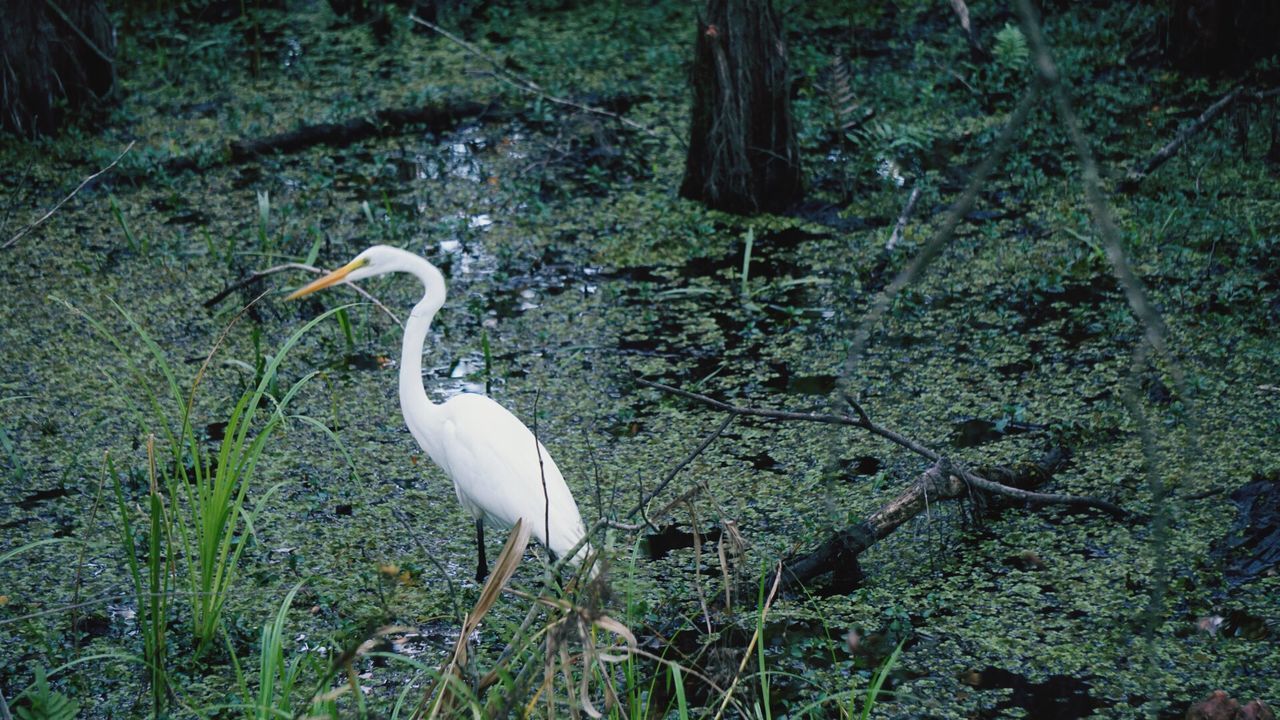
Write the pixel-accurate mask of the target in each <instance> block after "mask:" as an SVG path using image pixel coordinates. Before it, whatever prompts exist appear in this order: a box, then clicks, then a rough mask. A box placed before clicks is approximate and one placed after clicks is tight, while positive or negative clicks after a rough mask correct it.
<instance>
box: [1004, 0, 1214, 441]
mask: <svg viewBox="0 0 1280 720" xmlns="http://www.w3.org/2000/svg"><path fill="white" fill-rule="evenodd" d="M1016 5H1017V9H1018V14H1019V16H1021V19H1022V27H1023V32H1024V34H1025V35H1026V37H1027V44H1028V45H1029V46H1030V47H1031V52H1032V56H1033V58H1034V60H1035V67H1036V70H1037V71H1038V72H1039V74H1040V78H1041V81H1042V82H1043V83H1044V85H1045V86H1046V87H1047V88H1048V90H1049V91H1050V92H1051V93H1052V95H1053V100H1054V104H1055V105H1056V106H1057V112H1058V117H1059V118H1060V119H1061V120H1062V124H1063V125H1064V126H1066V130H1067V135H1068V136H1069V137H1070V138H1071V143H1072V144H1073V145H1074V146H1075V149H1076V155H1077V156H1079V158H1080V172H1081V178H1082V181H1083V185H1084V193H1085V198H1086V200H1087V201H1088V203H1089V210H1090V212H1091V213H1092V214H1093V221H1094V223H1095V224H1096V225H1097V227H1098V233H1099V235H1101V237H1102V244H1103V248H1104V250H1105V251H1106V255H1107V260H1108V261H1109V262H1110V263H1111V271H1112V273H1113V274H1114V275H1115V276H1116V279H1117V280H1118V281H1119V282H1120V287H1121V288H1122V289H1123V290H1124V295H1125V299H1126V300H1128V302H1129V308H1130V310H1132V312H1133V314H1134V316H1135V317H1136V318H1137V319H1138V322H1139V324H1140V325H1141V326H1142V329H1143V331H1144V334H1145V336H1146V339H1147V342H1148V343H1149V344H1150V345H1151V347H1152V348H1153V349H1154V350H1155V351H1156V353H1157V354H1158V355H1160V356H1162V357H1163V358H1164V359H1165V361H1166V362H1167V363H1168V367H1169V375H1170V376H1171V377H1172V378H1173V382H1174V385H1175V387H1176V388H1177V391H1178V395H1179V398H1180V399H1181V400H1182V402H1183V403H1185V404H1186V405H1187V407H1188V409H1190V407H1191V394H1190V392H1189V390H1188V387H1187V382H1186V375H1185V374H1184V373H1183V371H1182V365H1181V364H1180V363H1179V362H1178V360H1177V358H1176V357H1174V354H1173V351H1172V350H1171V349H1170V348H1169V342H1168V336H1169V331H1168V328H1167V326H1166V325H1165V323H1164V318H1162V317H1161V316H1160V313H1159V312H1158V311H1157V310H1156V309H1155V307H1154V306H1153V305H1152V304H1151V301H1150V300H1149V299H1148V298H1147V293H1146V290H1145V289H1144V288H1143V286H1142V281H1141V280H1139V279H1138V276H1137V275H1136V274H1134V272H1133V268H1132V267H1131V266H1130V264H1129V259H1128V257H1126V256H1125V252H1124V245H1123V243H1121V241H1120V229H1119V228H1118V227H1117V226H1116V222H1115V218H1114V217H1112V215H1111V206H1110V204H1109V203H1108V202H1107V198H1106V194H1105V193H1104V192H1103V190H1102V176H1101V173H1100V172H1099V170H1098V162H1097V160H1095V159H1094V156H1093V150H1092V149H1091V148H1090V147H1089V141H1088V139H1087V138H1086V137H1085V135H1084V130H1083V129H1081V126H1080V119H1079V118H1078V117H1077V116H1076V114H1075V111H1073V110H1072V109H1071V101H1070V99H1069V98H1068V97H1067V91H1066V89H1065V88H1064V87H1063V83H1062V79H1061V76H1060V75H1059V73H1058V68H1057V65H1056V64H1055V63H1054V60H1053V56H1052V54H1051V53H1050V50H1049V44H1048V42H1047V41H1046V40H1045V37H1044V33H1043V32H1042V31H1041V28H1040V23H1039V22H1037V21H1036V15H1035V10H1034V9H1033V8H1032V7H1031V3H1030V2H1029V0H1017V2H1016ZM1188 417H1189V418H1191V417H1192V413H1188ZM1191 422H1194V419H1192V420H1191ZM1192 435H1193V437H1194V433H1193V434H1192Z"/></svg>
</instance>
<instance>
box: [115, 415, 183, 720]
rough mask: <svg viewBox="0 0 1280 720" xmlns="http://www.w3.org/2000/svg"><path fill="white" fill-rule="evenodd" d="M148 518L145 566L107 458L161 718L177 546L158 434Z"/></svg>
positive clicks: (151, 445) (150, 448)
mask: <svg viewBox="0 0 1280 720" xmlns="http://www.w3.org/2000/svg"><path fill="white" fill-rule="evenodd" d="M147 465H148V468H147V478H148V492H147V519H148V521H149V523H148V527H147V534H146V542H147V558H146V568H145V573H144V568H143V567H141V566H140V564H139V563H138V549H137V547H136V545H135V543H134V539H133V538H134V530H133V522H132V521H131V520H130V517H131V516H132V513H131V512H130V511H129V508H128V503H127V502H126V501H125V494H124V489H123V487H122V486H121V483H120V477H119V475H117V474H116V472H115V464H114V463H113V462H112V461H111V458H110V456H109V455H108V456H107V461H106V468H105V470H106V471H107V472H109V473H110V475H111V478H112V479H113V481H114V487H115V491H116V502H117V505H118V507H119V510H120V544H121V546H122V547H123V548H124V550H125V558H126V560H127V561H128V563H129V577H130V578H131V579H132V580H133V592H134V598H135V599H136V601H137V603H138V610H137V617H138V628H139V630H140V632H141V635H142V652H143V660H144V661H145V662H146V665H147V673H148V679H149V680H150V683H149V684H150V686H151V712H152V716H153V717H159V716H160V713H161V711H162V709H163V708H164V705H165V699H166V697H167V695H168V687H169V685H168V677H167V674H166V673H167V668H168V662H167V660H168V643H167V642H166V631H167V628H168V626H169V598H170V597H171V592H172V590H173V572H172V571H173V563H172V558H171V557H169V553H168V548H170V547H171V546H172V542H171V536H170V534H169V530H170V528H171V525H172V523H171V522H170V520H169V517H168V514H167V513H166V511H165V504H164V498H163V496H162V494H161V491H160V484H159V483H158V482H156V466H155V436H154V435H152V436H150V437H148V438H147Z"/></svg>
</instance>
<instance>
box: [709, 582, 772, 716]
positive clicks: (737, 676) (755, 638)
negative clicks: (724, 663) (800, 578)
mask: <svg viewBox="0 0 1280 720" xmlns="http://www.w3.org/2000/svg"><path fill="white" fill-rule="evenodd" d="M781 582H782V563H778V571H777V572H776V573H775V574H774V576H773V587H772V588H770V589H769V597H768V598H767V599H766V600H765V601H764V607H762V608H760V617H761V622H759V623H757V624H756V630H755V632H754V633H752V634H751V642H749V643H747V649H746V651H745V652H743V653H742V662H740V663H738V671H737V672H736V673H734V674H733V682H731V683H729V690H728V691H727V692H726V693H725V694H724V700H722V701H721V702H720V709H719V710H717V711H716V716H715V719H714V720H720V718H721V717H723V716H724V709H725V707H726V706H727V705H728V704H729V698H731V697H733V691H734V689H735V688H737V687H738V681H739V680H741V679H742V671H743V670H744V669H746V667H747V661H748V660H750V659H751V653H752V652H753V651H754V650H755V648H756V643H757V642H759V641H760V628H762V627H763V626H764V617H765V616H767V615H768V614H769V608H771V607H772V606H773V599H774V598H775V597H777V596H778V585H779V584H780V583H781Z"/></svg>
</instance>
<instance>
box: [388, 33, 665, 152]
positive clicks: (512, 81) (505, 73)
mask: <svg viewBox="0 0 1280 720" xmlns="http://www.w3.org/2000/svg"><path fill="white" fill-rule="evenodd" d="M409 20H410V21H412V22H415V23H417V24H419V25H421V26H423V27H425V28H428V29H430V30H431V31H433V32H435V33H438V34H440V35H441V36H443V37H444V38H445V39H447V40H449V41H450V42H452V43H454V44H455V45H457V46H458V47H460V48H462V49H463V50H466V51H467V52H469V53H471V54H472V55H475V56H476V57H478V58H480V59H481V60H484V61H485V62H486V63H488V64H489V66H490V67H492V68H493V76H494V77H496V78H498V79H499V80H501V81H503V82H505V83H507V84H508V85H510V86H512V87H514V88H516V89H518V90H521V91H523V92H527V93H530V94H532V95H537V96H538V97H540V98H542V99H543V100H546V101H547V102H549V103H551V104H553V105H560V106H563V107H568V108H573V109H574V110H578V111H580V112H585V113H589V114H591V115H598V116H600V117H605V118H609V119H611V120H616V121H617V122H619V123H621V124H623V125H625V126H627V127H629V128H631V129H632V130H638V131H640V132H642V133H644V134H646V135H649V136H650V137H659V134H658V131H656V130H654V129H653V128H651V127H649V126H648V125H642V124H641V123H638V122H636V121H635V120H631V119H630V118H627V117H625V116H623V115H620V114H618V113H616V112H613V111H611V110H605V109H604V108H601V107H596V106H594V105H585V104H583V103H580V102H577V101H575V100H570V99H568V98H563V97H559V96H557V95H552V94H551V93H549V92H547V91H546V90H543V89H542V86H541V85H538V84H537V83H535V82H534V81H532V80H529V79H528V78H524V77H521V76H519V75H517V74H515V73H513V72H511V71H510V70H508V69H507V68H506V67H504V66H503V64H502V63H501V62H498V59H497V58H495V57H493V56H492V55H490V54H489V53H486V52H485V51H483V50H481V49H480V48H478V47H476V46H475V45H473V44H472V43H469V42H467V41H466V40H464V39H462V38H460V37H458V36H457V35H454V34H453V33H451V32H449V31H448V30H445V29H444V28H442V27H440V26H439V25H436V24H435V23H433V22H430V21H428V20H423V19H422V18H420V17H418V16H417V15H410V16H409ZM676 140H678V141H680V142H681V143H683V142H684V138H683V137H681V136H679V135H677V136H676Z"/></svg>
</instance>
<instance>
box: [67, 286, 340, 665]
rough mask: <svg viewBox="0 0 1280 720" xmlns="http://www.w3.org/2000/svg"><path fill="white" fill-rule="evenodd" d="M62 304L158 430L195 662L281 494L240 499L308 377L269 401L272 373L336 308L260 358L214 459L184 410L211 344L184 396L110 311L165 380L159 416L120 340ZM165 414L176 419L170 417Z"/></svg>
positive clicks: (137, 330) (157, 357) (147, 341)
mask: <svg viewBox="0 0 1280 720" xmlns="http://www.w3.org/2000/svg"><path fill="white" fill-rule="evenodd" d="M64 304H66V305H67V307H68V308H70V309H71V310H72V311H73V312H75V313H76V314H78V315H80V316H81V317H82V318H84V319H85V320H86V321H87V322H88V323H89V324H90V325H91V326H92V327H93V328H94V329H95V330H96V331H97V332H98V334H99V335H100V336H102V337H103V338H104V339H106V340H107V341H108V342H110V343H111V344H112V345H113V346H115V348H116V350H117V351H118V352H119V354H120V355H121V356H122V357H124V358H125V361H126V366H127V368H128V371H129V373H130V375H132V376H133V377H132V379H133V380H134V382H135V386H136V388H138V389H141V390H142V395H143V397H144V398H145V400H146V403H147V405H148V406H149V410H150V414H149V415H148V413H147V412H146V410H145V409H140V410H141V411H142V412H141V413H140V420H141V421H142V422H143V423H144V424H155V425H158V426H159V427H160V428H161V429H162V430H163V433H164V437H165V439H166V442H167V444H168V449H169V453H170V461H171V462H170V468H171V469H169V470H167V471H165V472H163V473H162V474H163V475H164V476H165V477H166V485H167V488H166V490H167V496H168V501H169V508H170V509H169V511H168V514H167V515H166V516H165V517H166V519H167V525H168V527H167V529H166V530H167V534H168V536H169V537H171V538H175V539H176V540H175V541H174V544H176V546H177V547H176V548H173V549H174V550H176V551H177V553H178V556H179V557H180V558H181V559H182V561H183V562H182V563H180V565H179V567H178V569H177V571H176V572H177V574H178V576H179V577H180V579H181V581H182V583H183V584H184V586H185V587H184V590H185V593H186V597H187V599H188V603H189V605H190V608H189V609H190V621H191V627H192V634H193V636H194V641H195V642H194V644H195V652H196V655H197V656H199V655H201V654H203V652H204V651H205V650H206V649H207V648H208V646H209V643H210V642H211V641H212V640H213V639H214V638H215V637H216V635H217V633H218V628H219V623H220V620H221V616H222V609H223V606H224V604H225V603H226V600H227V598H228V597H229V596H230V594H231V589H232V588H233V586H234V584H235V580H236V572H237V568H238V566H239V563H240V557H241V554H242V553H243V552H244V550H245V547H246V546H247V540H248V537H249V536H251V535H253V534H254V529H253V522H254V520H255V519H256V518H257V516H258V514H259V513H260V512H261V510H262V508H263V506H264V504H265V503H266V502H267V501H268V500H269V499H270V498H271V496H272V495H273V494H274V493H275V492H276V491H277V490H278V489H279V488H280V484H279V483H278V484H276V485H274V486H272V487H271V488H269V489H268V490H267V491H266V492H265V493H263V494H262V496H261V497H259V498H258V501H257V503H256V505H255V506H254V508H253V509H252V511H249V510H247V509H246V508H245V500H246V497H247V494H248V490H249V481H250V479H251V478H252V476H253V471H254V468H255V467H256V465H257V463H258V460H259V459H260V458H261V457H262V454H263V452H264V451H265V450H266V448H267V444H268V442H269V440H270V438H271V437H272V435H273V433H274V431H275V430H276V429H277V428H279V426H280V425H281V424H282V423H283V422H284V420H285V419H286V415H285V413H284V410H285V408H286V407H287V406H288V404H289V401H290V400H291V399H292V398H293V397H294V395H296V394H297V392H298V391H299V390H300V389H301V388H302V386H303V385H304V384H305V383H306V382H307V381H308V380H310V379H311V378H312V377H314V376H315V373H311V374H308V375H306V376H304V377H303V378H302V379H300V380H298V381H297V382H296V383H294V384H293V386H291V387H290V388H289V390H288V391H287V392H286V393H285V394H284V396H283V397H281V398H275V397H274V396H273V395H272V394H271V393H270V390H271V389H272V388H274V387H275V385H276V377H277V373H278V372H279V369H280V365H281V363H282V362H283V361H284V358H285V356H286V355H287V354H288V352H289V350H290V349H291V348H293V346H294V345H296V344H297V343H298V341H299V340H301V339H302V337H303V336H304V335H305V334H306V333H307V332H308V331H309V330H310V329H311V328H313V327H315V326H316V325H317V324H319V323H320V322H322V321H323V320H325V319H326V318H328V317H329V316H330V315H333V314H334V313H336V312H337V308H335V309H332V310H329V311H326V312H325V313H323V314H321V315H319V316H317V317H316V318H314V319H312V320H311V321H310V322H308V323H306V324H305V325H303V326H302V327H301V328H299V329H298V330H296V331H295V332H294V333H293V334H292V335H291V336H290V337H289V338H288V339H287V340H286V341H285V343H284V344H283V345H282V346H281V347H280V349H279V350H278V351H277V352H276V353H275V354H273V355H269V356H266V357H265V365H264V367H263V368H262V372H261V375H260V377H259V378H258V379H257V384H256V386H255V387H252V388H251V389H248V390H246V391H245V392H244V393H242V394H241V396H240V398H239V399H238V400H237V401H236V404H235V405H234V406H233V407H232V408H231V410H230V411H229V412H228V414H227V420H226V424H225V429H224V431H223V439H222V441H221V443H220V444H219V447H218V450H217V452H216V453H215V452H213V451H211V450H209V449H206V447H205V446H204V445H203V443H202V442H201V438H200V436H199V435H198V434H197V433H196V431H195V428H194V425H193V423H192V419H191V411H192V407H193V406H194V404H195V398H196V392H197V390H198V389H199V385H200V381H201V379H202V377H203V373H204V369H205V368H207V367H208V364H209V361H210V360H211V359H212V357H213V354H214V352H216V350H217V344H215V346H214V350H213V351H211V352H210V353H209V356H208V358H206V360H205V364H204V366H203V367H202V368H201V371H200V372H199V373H198V374H197V376H196V378H195V380H194V381H193V382H192V385H191V389H190V391H189V393H187V394H185V395H184V393H183V392H182V389H181V386H180V385H179V383H178V380H177V377H176V375H175V374H174V372H173V368H172V366H171V365H170V364H169V361H168V357H167V356H166V354H165V353H164V351H163V350H162V349H161V347H160V346H159V344H158V343H156V341H155V340H154V339H153V338H152V337H151V335H150V334H149V333H148V332H147V331H146V329H145V328H143V326H142V325H141V324H140V323H139V322H138V321H137V320H136V319H135V318H134V317H133V316H132V315H131V314H130V313H129V312H128V311H127V310H125V309H124V308H123V307H121V306H119V305H115V308H116V311H117V312H118V313H119V314H120V316H121V317H122V318H123V319H124V320H125V322H126V323H127V324H128V326H129V328H130V329H131V330H132V331H133V333H134V335H135V336H136V337H137V338H138V339H139V340H140V341H141V342H142V344H143V346H144V347H145V348H146V350H147V352H148V354H149V355H150V356H151V359H152V360H153V361H154V362H155V364H156V366H157V367H158V368H159V369H160V372H161V374H162V375H163V376H164V379H165V384H166V389H167V391H168V399H169V401H170V402H171V403H172V405H173V409H172V411H171V412H166V410H165V408H164V404H163V403H162V401H161V399H160V395H158V394H157V393H156V392H155V391H154V390H153V389H152V386H151V383H150V379H149V377H148V376H147V374H146V373H144V372H143V371H142V370H141V368H140V367H139V366H138V364H137V363H136V362H135V361H134V360H133V359H132V357H131V355H130V353H129V352H128V351H127V349H126V348H125V347H124V345H123V343H122V342H121V340H120V339H119V338H118V337H116V336H115V335H114V334H112V333H110V332H108V331H107V329H106V327H105V326H104V325H103V324H102V323H101V322H100V321H98V320H97V319H96V318H93V317H91V316H89V315H88V314H86V313H83V312H81V311H80V310H78V309H77V308H75V307H74V306H72V305H70V304H69V303H64ZM229 329H230V328H228V330H229ZM225 332H226V331H224V336H225ZM129 396H130V397H136V393H129ZM268 399H270V400H272V401H274V405H275V407H274V410H273V412H271V413H270V414H269V415H267V416H266V417H265V418H259V417H258V411H259V408H260V407H261V406H262V405H263V404H264V402H265V401H267V400H268ZM171 413H176V414H177V417H176V418H175V417H173V415H172V414H171ZM148 417H149V420H148ZM175 420H176V422H175ZM175 428H176V429H175ZM242 531H243V532H242Z"/></svg>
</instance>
